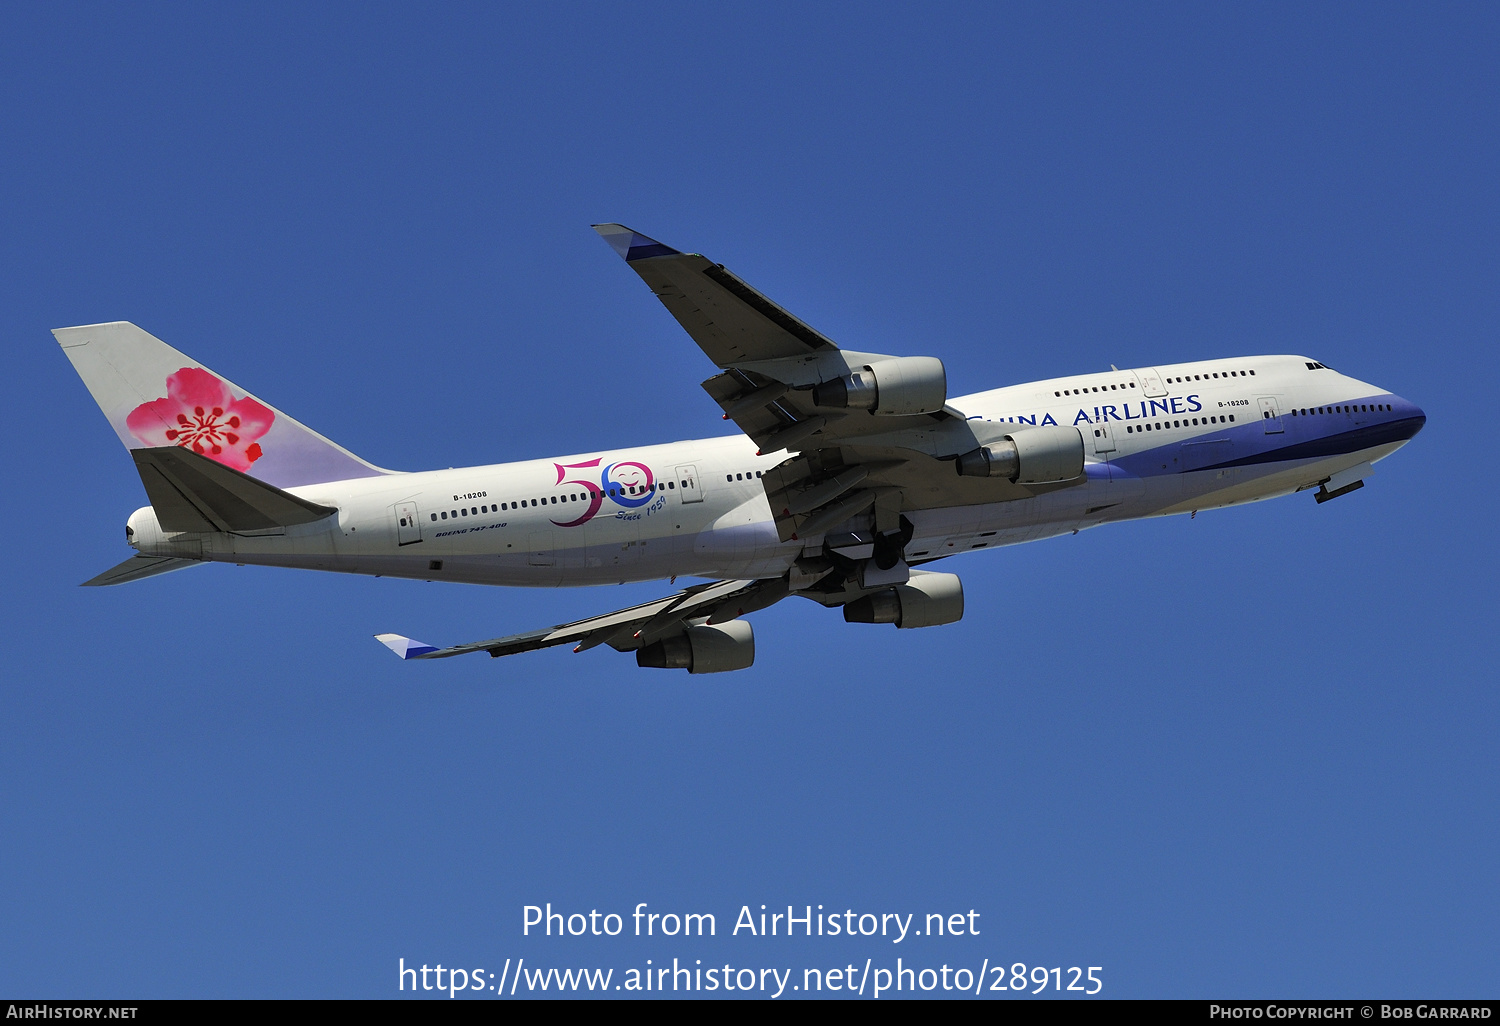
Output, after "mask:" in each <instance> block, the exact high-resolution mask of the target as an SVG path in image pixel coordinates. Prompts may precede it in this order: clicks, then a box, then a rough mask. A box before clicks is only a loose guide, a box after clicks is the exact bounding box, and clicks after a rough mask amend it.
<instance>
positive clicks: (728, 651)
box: [635, 620, 755, 673]
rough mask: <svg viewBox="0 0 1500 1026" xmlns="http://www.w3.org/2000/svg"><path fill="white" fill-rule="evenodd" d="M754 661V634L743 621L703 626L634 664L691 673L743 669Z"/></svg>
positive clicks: (639, 654) (655, 646)
mask: <svg viewBox="0 0 1500 1026" xmlns="http://www.w3.org/2000/svg"><path fill="white" fill-rule="evenodd" d="M753 662H755V631H754V630H752V629H751V627H750V625H749V624H748V623H746V622H745V621H744V620H729V621H727V622H726V623H716V624H701V625H699V626H697V627H689V628H688V629H687V630H686V631H685V632H683V633H682V634H678V635H675V636H674V637H670V638H663V639H662V640H660V641H657V642H653V643H652V644H650V645H647V646H646V647H645V648H642V649H638V650H637V651H636V653H635V665H637V666H653V667H656V668H658V669H663V670H686V671H687V672H688V673H723V672H725V671H726V670H743V669H746V668H747V667H749V666H750V664H751V663H753Z"/></svg>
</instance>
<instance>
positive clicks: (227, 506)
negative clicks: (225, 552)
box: [130, 445, 337, 534]
mask: <svg viewBox="0 0 1500 1026" xmlns="http://www.w3.org/2000/svg"><path fill="white" fill-rule="evenodd" d="M130 455H131V456H132V457H134V459H135V465H136V470H137V471H138V472H139V473H140V475H141V483H142V484H143V485H145V486H146V495H147V497H148V498H150V500H151V507H152V509H154V510H155V511H156V519H157V521H158V522H159V523H160V524H161V526H162V528H163V529H164V530H167V531H195V532H201V531H224V532H226V533H230V534H235V533H242V532H246V531H265V530H270V529H273V528H277V527H293V526H295V525H298V524H310V523H312V522H313V521H315V520H322V519H323V518H324V517H326V516H331V515H332V514H333V513H336V512H337V510H335V509H334V508H333V507H331V506H320V505H318V504H317V503H315V502H309V501H307V500H306V499H302V498H298V497H297V496H295V495H293V494H291V493H290V492H285V491H282V490H281V489H280V488H277V487H275V486H273V485H268V484H266V483H265V482H264V481H257V480H256V479H255V478H253V477H251V476H249V475H248V474H242V473H240V472H239V471H238V470H235V469H233V468H232V467H226V466H224V465H223V464H222V463H218V462H215V461H214V460H211V459H209V458H208V457H206V456H200V455H199V454H198V453H195V452H193V451H192V450H191V449H184V448H182V447H180V446H173V445H169V446H161V447H158V448H152V449H132V450H130Z"/></svg>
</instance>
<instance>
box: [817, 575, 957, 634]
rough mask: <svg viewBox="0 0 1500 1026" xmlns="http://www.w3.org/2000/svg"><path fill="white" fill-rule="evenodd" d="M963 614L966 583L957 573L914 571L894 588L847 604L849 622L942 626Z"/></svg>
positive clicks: (907, 626) (845, 608) (955, 620)
mask: <svg viewBox="0 0 1500 1026" xmlns="http://www.w3.org/2000/svg"><path fill="white" fill-rule="evenodd" d="M963 617H964V582H963V581H961V580H959V579H958V575H957V574H939V573H933V572H931V571H924V570H914V571H912V575H911V579H910V580H908V581H907V582H906V583H905V584H898V585H896V586H895V587H894V588H887V589H886V590H884V591H877V592H876V593H875V594H873V595H866V596H865V597H864V598H861V599H855V600H854V601H853V602H849V603H847V604H845V606H844V620H845V622H847V623H893V624H895V625H896V626H897V627H906V628H909V627H940V626H942V625H943V624H945V623H957V622H958V621H959V620H962V619H963Z"/></svg>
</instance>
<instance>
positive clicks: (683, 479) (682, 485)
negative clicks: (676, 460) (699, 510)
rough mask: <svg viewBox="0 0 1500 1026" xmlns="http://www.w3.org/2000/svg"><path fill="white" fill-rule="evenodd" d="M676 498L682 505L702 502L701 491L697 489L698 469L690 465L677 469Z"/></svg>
mask: <svg viewBox="0 0 1500 1026" xmlns="http://www.w3.org/2000/svg"><path fill="white" fill-rule="evenodd" d="M677 497H678V498H679V499H681V500H682V501H683V502H684V503H688V502H702V501H703V491H702V490H701V489H700V488H699V487H698V468H697V467H695V466H693V465H692V464H691V463H689V464H687V465H685V466H681V467H678V468H677Z"/></svg>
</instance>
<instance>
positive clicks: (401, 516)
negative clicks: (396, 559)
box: [391, 502, 422, 545]
mask: <svg viewBox="0 0 1500 1026" xmlns="http://www.w3.org/2000/svg"><path fill="white" fill-rule="evenodd" d="M391 516H392V517H394V518H395V520H396V544H397V545H410V544H411V543H412V542H419V541H421V540H422V525H421V524H420V523H418V521H417V504H416V503H415V502H398V503H396V505H394V506H392V507H391Z"/></svg>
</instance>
